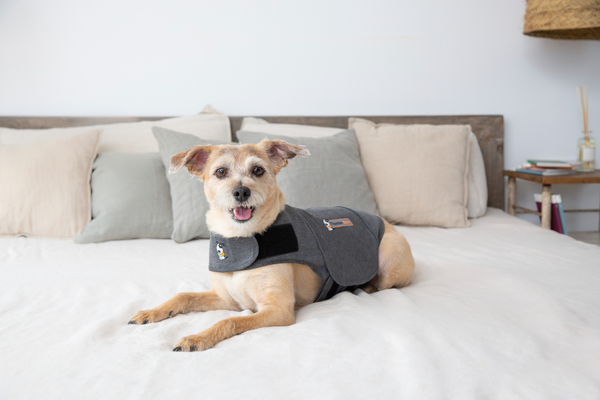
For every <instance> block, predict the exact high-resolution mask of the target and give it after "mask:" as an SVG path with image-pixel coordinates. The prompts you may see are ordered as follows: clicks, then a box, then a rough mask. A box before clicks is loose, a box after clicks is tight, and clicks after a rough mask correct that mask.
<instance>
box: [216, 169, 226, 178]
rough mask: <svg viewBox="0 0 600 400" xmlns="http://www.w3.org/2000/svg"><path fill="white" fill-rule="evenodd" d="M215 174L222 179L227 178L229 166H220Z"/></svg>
mask: <svg viewBox="0 0 600 400" xmlns="http://www.w3.org/2000/svg"><path fill="white" fill-rule="evenodd" d="M215 175H216V176H217V178H219V179H221V178H225V175H227V168H219V169H217V170H216V171H215Z"/></svg>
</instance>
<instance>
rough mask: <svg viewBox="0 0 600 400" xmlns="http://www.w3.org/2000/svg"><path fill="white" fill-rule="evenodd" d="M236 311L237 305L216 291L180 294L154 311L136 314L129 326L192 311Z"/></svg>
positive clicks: (157, 320) (237, 309)
mask: <svg viewBox="0 0 600 400" xmlns="http://www.w3.org/2000/svg"><path fill="white" fill-rule="evenodd" d="M210 310H235V311H239V310H240V308H239V307H237V305H235V304H232V303H228V302H226V301H225V300H223V299H221V298H220V297H219V296H218V295H217V294H216V293H215V292H214V291H212V290H211V291H210V292H200V293H178V294H176V295H175V296H174V297H173V298H172V299H171V300H169V301H167V302H165V303H163V304H161V305H160V306H158V307H156V308H154V309H152V310H143V311H139V312H138V313H137V314H135V315H134V316H133V317H132V318H131V321H129V324H139V325H143V324H147V323H149V322H159V321H162V320H163V319H167V318H170V317H174V316H176V315H177V314H184V313H187V312H190V311H210Z"/></svg>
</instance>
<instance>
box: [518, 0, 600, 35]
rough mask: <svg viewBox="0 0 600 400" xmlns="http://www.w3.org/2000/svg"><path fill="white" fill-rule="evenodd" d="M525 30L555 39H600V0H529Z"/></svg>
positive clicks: (524, 31) (527, 33)
mask: <svg viewBox="0 0 600 400" xmlns="http://www.w3.org/2000/svg"><path fill="white" fill-rule="evenodd" d="M523 33H524V34H526V35H529V36H537V37H546V38H552V39H570V40H600V0H527V11H526V12H525V27H524V28H523Z"/></svg>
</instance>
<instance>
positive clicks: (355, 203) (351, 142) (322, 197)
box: [237, 129, 378, 215]
mask: <svg viewBox="0 0 600 400" xmlns="http://www.w3.org/2000/svg"><path fill="white" fill-rule="evenodd" d="M237 137H238V139H239V140H240V142H241V143H258V142H260V141H261V140H262V139H264V138H265V137H267V138H268V139H280V140H285V141H286V142H289V143H292V144H300V145H304V146H306V147H308V150H309V151H310V154H311V155H310V156H309V157H295V158H294V159H293V160H290V162H289V164H288V165H287V167H285V168H283V169H282V170H281V172H279V174H278V175H277V182H278V183H279V186H280V187H281V190H282V191H283V195H284V196H285V199H286V202H287V204H289V205H292V206H294V207H299V208H308V207H327V206H346V207H351V208H356V209H358V210H362V211H366V212H368V213H371V214H376V215H377V214H378V212H377V205H376V204H375V197H374V196H373V193H372V192H371V189H370V188H369V184H368V182H367V177H366V175H365V171H364V169H363V167H362V164H361V162H360V155H359V152H358V142H357V141H356V135H355V133H354V130H352V129H349V130H346V131H343V132H340V133H338V134H335V135H333V136H327V137H320V138H309V137H289V136H283V135H273V134H265V133H259V132H247V131H238V132H237Z"/></svg>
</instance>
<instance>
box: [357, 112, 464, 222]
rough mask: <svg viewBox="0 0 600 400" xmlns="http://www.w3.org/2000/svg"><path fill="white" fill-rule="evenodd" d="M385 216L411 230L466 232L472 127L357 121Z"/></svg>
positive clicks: (362, 153) (365, 162)
mask: <svg viewBox="0 0 600 400" xmlns="http://www.w3.org/2000/svg"><path fill="white" fill-rule="evenodd" d="M349 125H350V127H351V128H353V129H354V130H355V131H356V138H357V140H358V144H359V147H360V156H361V160H362V163H363V167H364V169H365V172H366V174H367V180H368V181H369V185H370V186H371V190H372V191H373V194H374V196H375V202H376V203H377V208H378V209H379V213H380V215H381V216H382V217H383V218H384V219H386V220H387V221H389V222H392V223H400V224H407V225H425V226H438V227H443V228H463V227H468V226H470V224H469V220H468V219H467V216H468V215H467V197H468V186H467V182H468V179H467V176H468V172H469V162H470V152H471V143H470V133H471V129H470V126H468V125H438V126H436V125H393V124H375V123H373V122H371V121H367V120H364V119H360V118H351V119H350V121H349Z"/></svg>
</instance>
